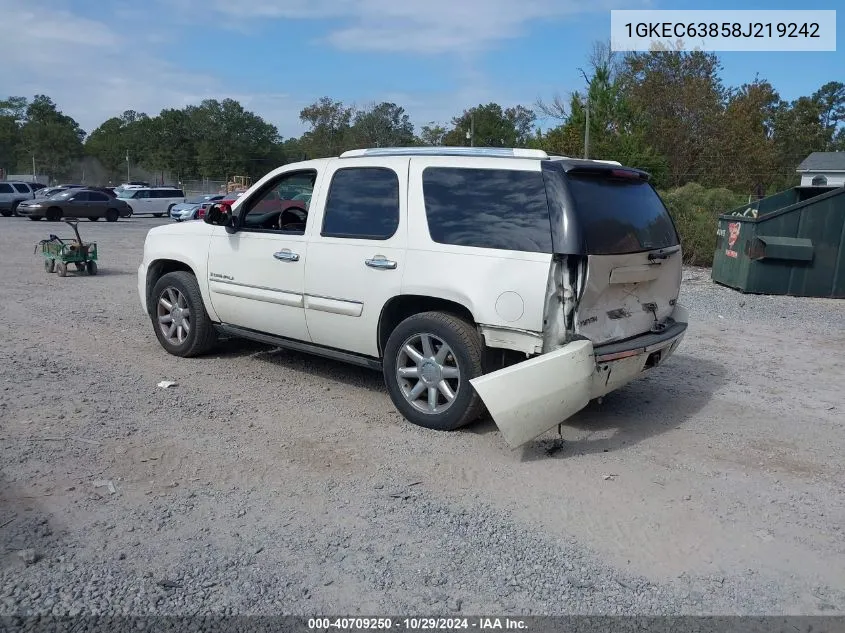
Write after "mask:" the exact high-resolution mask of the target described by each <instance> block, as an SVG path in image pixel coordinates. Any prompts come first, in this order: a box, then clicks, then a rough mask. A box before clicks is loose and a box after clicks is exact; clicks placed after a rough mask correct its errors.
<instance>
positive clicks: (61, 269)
mask: <svg viewBox="0 0 845 633" xmlns="http://www.w3.org/2000/svg"><path fill="white" fill-rule="evenodd" d="M56 272H57V273H58V274H59V277H67V264H66V263H65V262H56Z"/></svg>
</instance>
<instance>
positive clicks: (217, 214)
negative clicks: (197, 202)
mask: <svg viewBox="0 0 845 633" xmlns="http://www.w3.org/2000/svg"><path fill="white" fill-rule="evenodd" d="M202 220H203V222H205V223H206V224H213V225H214V226H225V227H227V228H228V227H229V226H230V225H231V224H232V207H230V206H229V205H228V204H226V203H224V202H215V203H214V204H212V205H211V206H210V207H208V210H207V211H206V212H205V216H204V217H203V219H202Z"/></svg>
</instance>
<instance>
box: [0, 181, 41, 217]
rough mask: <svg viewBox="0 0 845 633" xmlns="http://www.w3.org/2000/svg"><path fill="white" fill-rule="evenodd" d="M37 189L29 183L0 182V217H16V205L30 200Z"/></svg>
mask: <svg viewBox="0 0 845 633" xmlns="http://www.w3.org/2000/svg"><path fill="white" fill-rule="evenodd" d="M36 191H38V188H37V187H36V186H35V185H34V184H33V183H29V182H20V181H3V182H0V215H2V216H3V217H5V218H8V217H9V216H12V215H18V205H19V204H20V203H21V202H23V201H24V200H32V199H33V198H34V197H35V192H36Z"/></svg>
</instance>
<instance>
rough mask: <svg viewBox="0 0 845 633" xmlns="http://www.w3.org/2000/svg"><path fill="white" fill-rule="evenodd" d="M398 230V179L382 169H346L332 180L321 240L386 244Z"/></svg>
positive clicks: (390, 170) (394, 173)
mask: <svg viewBox="0 0 845 633" xmlns="http://www.w3.org/2000/svg"><path fill="white" fill-rule="evenodd" d="M397 228H399V177H398V176H397V175H396V172H395V171H393V170H392V169H387V168H385V167H347V168H344V169H338V170H337V171H336V172H335V174H334V177H333V178H332V183H331V186H330V187H329V195H328V199H327V200H326V211H325V215H324V217H323V230H322V231H321V232H320V235H322V236H323V237H349V238H357V239H367V240H386V239H388V238H390V237H392V236H393V234H394V233H396V229H397Z"/></svg>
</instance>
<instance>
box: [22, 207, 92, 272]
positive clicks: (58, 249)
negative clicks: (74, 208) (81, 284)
mask: <svg viewBox="0 0 845 633" xmlns="http://www.w3.org/2000/svg"><path fill="white" fill-rule="evenodd" d="M65 223H66V224H69V225H70V227H71V228H72V229H73V232H74V233H76V239H75V240H72V239H64V240H63V239H62V238H60V237H59V236H58V235H51V236H50V237H49V239H46V240H41V241H40V242H39V243H38V245H37V246H36V247H35V250H36V251H37V250H38V246H41V254H42V255H43V256H44V270H46V271H47V272H48V273H52V272H53V271H55V272H57V273H59V277H67V270H68V266H69V265H70V264H73V265H75V266H76V270H77V271H79V272H85V273H87V274H89V275H96V274H97V243H96V242H88V243H85V242H83V241H82V238H81V237H79V230H78V229H77V228H76V225H77V224H79V222H78V221H73V220H65Z"/></svg>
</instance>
